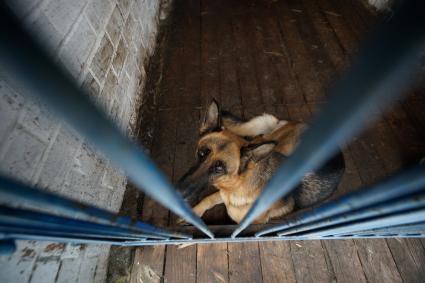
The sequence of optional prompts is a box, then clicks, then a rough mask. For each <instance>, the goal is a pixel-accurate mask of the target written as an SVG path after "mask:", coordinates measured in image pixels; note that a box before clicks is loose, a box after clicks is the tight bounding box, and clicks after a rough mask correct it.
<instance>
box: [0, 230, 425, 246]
mask: <svg viewBox="0 0 425 283" xmlns="http://www.w3.org/2000/svg"><path fill="white" fill-rule="evenodd" d="M0 236H1V235H0ZM7 238H11V239H17V240H37V241H54V242H64V243H76V244H83V243H93V244H110V245H118V246H133V247H143V246H158V245H186V244H218V243H246V242H269V241H294V240H297V241H299V240H323V239H329V240H334V239H338V240H341V239H353V238H371V239H380V238H425V234H420V235H418V234H414V235H408V234H397V235H394V234H392V235H386V234H382V235H379V234H376V235H366V236H361V235H359V236H356V235H353V236H349V237H347V236H343V235H342V236H335V237H330V238H329V237H319V236H318V237H313V236H312V237H307V236H297V237H294V236H292V237H279V236H273V237H261V238H255V237H237V238H231V237H226V238H215V239H208V238H203V239H192V240H188V239H172V240H146V241H115V240H105V239H75V238H72V237H61V236H47V235H31V236H28V235H21V234H19V233H15V234H12V233H11V234H9V235H8V237H6V239H7Z"/></svg>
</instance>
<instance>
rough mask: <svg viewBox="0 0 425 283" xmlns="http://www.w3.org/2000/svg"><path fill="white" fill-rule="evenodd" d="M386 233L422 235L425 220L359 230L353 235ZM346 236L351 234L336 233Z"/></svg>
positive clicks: (393, 234)
mask: <svg viewBox="0 0 425 283" xmlns="http://www.w3.org/2000/svg"><path fill="white" fill-rule="evenodd" d="M371 234H375V235H376V234H377V235H386V236H388V237H389V236H392V237H394V236H396V235H402V234H403V235H421V234H425V222H420V223H417V224H410V225H397V226H389V227H384V228H380V229H370V230H365V231H357V232H356V233H355V234H354V235H353V236H359V237H364V235H371ZM339 236H344V237H349V236H351V235H350V234H341V235H335V237H339Z"/></svg>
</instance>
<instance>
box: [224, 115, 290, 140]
mask: <svg viewBox="0 0 425 283" xmlns="http://www.w3.org/2000/svg"><path fill="white" fill-rule="evenodd" d="M221 118H222V123H223V126H224V127H225V128H226V129H227V130H229V131H231V132H233V133H235V134H236V135H238V136H243V137H255V136H258V135H265V134H269V133H271V132H273V131H274V130H275V129H277V128H279V127H281V126H283V124H284V123H286V121H279V119H277V118H276V117H275V116H273V115H270V114H263V115H260V116H257V117H254V118H252V119H251V120H249V121H244V120H242V119H240V118H239V117H236V116H234V115H233V114H231V113H229V112H227V111H222V112H221Z"/></svg>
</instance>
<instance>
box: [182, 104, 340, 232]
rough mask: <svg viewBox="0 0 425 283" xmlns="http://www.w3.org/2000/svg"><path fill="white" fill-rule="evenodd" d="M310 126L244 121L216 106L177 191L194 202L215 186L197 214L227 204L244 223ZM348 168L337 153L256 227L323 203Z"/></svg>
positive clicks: (260, 119)
mask: <svg viewBox="0 0 425 283" xmlns="http://www.w3.org/2000/svg"><path fill="white" fill-rule="evenodd" d="M306 127H307V126H306V124H303V123H295V122H288V121H284V120H278V119H277V118H276V117H274V116H273V115H269V114H263V115H261V116H257V117H254V118H252V119H251V120H249V121H242V120H241V119H239V118H237V117H235V116H233V115H232V114H230V113H228V112H225V111H223V112H221V111H220V108H219V105H218V103H217V102H216V101H213V102H212V103H211V104H210V105H209V107H208V109H207V111H206V114H205V119H204V121H203V123H202V124H201V127H200V130H199V131H200V139H199V141H198V146H197V162H196V164H195V165H194V166H193V167H192V168H190V169H189V171H188V172H187V173H186V174H185V175H184V176H183V177H182V178H181V179H180V180H179V182H178V184H177V187H178V190H179V192H180V193H181V194H182V196H183V197H184V198H185V199H186V200H187V201H188V202H189V203H193V201H194V200H196V199H197V197H198V196H199V195H200V193H201V192H202V189H203V188H207V187H208V186H211V185H212V186H214V187H215V188H216V189H217V190H218V191H217V192H215V193H213V194H211V195H209V196H207V197H205V198H204V199H202V200H201V201H200V202H199V203H198V204H197V205H196V206H195V207H194V208H193V210H194V212H195V213H196V214H197V215H198V216H200V217H201V216H202V215H203V214H204V213H205V212H206V211H207V210H208V209H211V208H212V207H214V206H216V205H218V204H221V203H224V205H225V206H226V210H227V214H228V215H229V217H230V218H231V219H233V220H234V221H235V222H236V223H240V222H241V220H242V219H243V218H244V216H245V214H246V213H247V212H248V210H249V209H250V208H251V206H252V204H253V203H254V202H255V200H256V199H257V198H258V197H259V195H260V194H261V191H262V190H263V188H264V187H265V185H266V184H267V182H268V181H269V180H270V178H271V177H272V175H273V173H274V172H275V171H276V169H277V168H278V166H279V165H280V164H281V163H282V162H284V161H285V159H286V158H287V156H289V155H290V154H291V153H292V152H293V151H294V149H295V147H296V146H297V144H298V141H299V139H300V136H301V134H302V133H303V131H304V130H305V129H306ZM344 169H345V163H344V158H343V156H342V153H341V152H339V153H338V154H337V155H336V156H335V157H333V158H332V159H331V160H329V161H328V162H327V163H326V164H325V165H324V166H322V168H320V169H319V170H317V171H316V172H311V173H307V174H306V175H305V176H304V178H303V179H302V182H301V183H300V185H299V186H298V187H297V188H296V189H295V190H294V191H293V192H292V193H291V194H290V195H288V196H286V197H285V198H282V199H280V200H278V201H277V202H276V203H274V204H273V205H272V206H271V207H270V208H269V209H268V210H267V211H266V212H264V213H263V214H262V215H261V216H260V217H258V218H257V219H256V220H255V221H254V223H256V224H260V223H267V222H268V221H269V220H270V219H271V218H276V217H281V216H284V215H286V214H288V213H290V212H292V211H294V209H298V208H304V207H309V206H312V205H313V204H315V203H318V202H320V201H323V200H324V199H326V198H327V197H329V196H330V195H331V194H332V193H333V192H334V191H335V190H336V188H337V186H338V184H339V182H340V180H341V177H342V175H343V173H344ZM179 223H180V224H182V223H184V221H183V220H180V221H179Z"/></svg>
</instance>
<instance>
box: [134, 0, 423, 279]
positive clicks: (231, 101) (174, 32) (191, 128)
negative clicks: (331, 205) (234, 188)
mask: <svg viewBox="0 0 425 283" xmlns="http://www.w3.org/2000/svg"><path fill="white" fill-rule="evenodd" d="M360 2H361V1H355V0H352V1H337V0H313V1H307V0H305V1H295V0H288V1H285V0H281V1H274V0H232V1H226V0H217V1H207V0H202V1H196V0H191V1H183V0H178V1H175V10H174V12H173V17H172V21H171V23H170V24H169V25H168V27H167V29H168V34H169V36H168V38H167V41H166V46H165V47H164V48H163V54H162V57H161V60H162V61H161V62H162V63H163V68H162V69H159V70H157V71H160V72H162V76H161V78H162V80H161V83H160V84H159V85H157V86H156V87H157V89H156V91H155V93H159V94H160V97H159V98H158V99H156V100H155V101H156V103H155V105H154V106H153V108H152V109H155V110H154V111H153V110H151V114H150V115H153V116H154V118H152V117H149V118H146V120H142V121H141V123H144V122H145V121H146V122H149V121H155V122H154V123H153V125H154V126H153V129H152V133H153V135H154V138H153V141H152V143H151V147H150V152H151V155H152V158H153V159H154V160H155V161H156V162H157V163H158V165H159V167H160V168H161V169H163V170H164V171H165V173H166V175H167V176H168V177H169V178H170V180H172V181H174V182H175V181H176V180H177V179H178V178H179V177H180V176H181V175H182V174H183V173H184V171H185V170H186V169H187V168H188V167H189V165H190V164H191V162H192V161H193V160H194V150H195V146H196V140H197V138H198V137H197V127H198V124H199V121H200V119H201V116H202V114H203V110H204V109H205V106H206V104H207V103H208V102H209V101H210V100H211V99H212V98H216V99H217V100H219V101H220V102H221V105H222V106H223V108H224V109H227V110H230V111H232V112H233V113H235V114H237V115H240V116H242V117H244V118H250V117H252V116H254V115H258V114H261V113H263V112H269V113H272V114H274V115H276V116H278V117H280V118H282V119H291V120H296V121H304V122H308V121H310V119H311V117H313V116H314V113H315V112H316V111H319V110H320V107H321V105H322V104H323V103H324V102H326V95H327V91H328V90H329V88H330V87H331V86H332V84H333V83H334V82H335V80H337V79H338V77H339V76H340V75H341V73H342V72H343V71H344V70H345V69H346V68H347V67H349V66H350V64H351V62H350V61H351V60H352V58H353V56H354V55H355V53H356V52H357V50H358V48H359V46H360V43H361V41H362V39H363V38H364V37H365V36H366V34H367V33H368V31H369V30H371V29H373V27H374V26H375V24H376V23H378V22H379V21H380V17H379V16H377V15H375V14H374V13H373V12H371V11H369V10H367V9H366V8H365V7H363V5H362V4H361V3H360ZM149 75H151V74H149ZM424 88H425V84H422V85H421V86H419V87H417V88H414V89H412V90H410V91H409V93H411V94H412V96H411V97H409V98H408V99H407V100H404V101H400V102H398V103H397V104H396V105H395V108H394V109H393V110H391V111H389V112H387V113H386V114H385V115H384V116H383V117H382V118H378V119H377V121H376V122H372V120H373V118H375V117H378V111H379V110H381V109H377V113H376V114H374V115H372V116H373V117H371V122H370V125H369V127H368V129H367V130H366V131H365V132H364V133H363V134H361V135H358V136H356V137H355V138H354V139H353V140H352V141H351V142H350V143H348V144H347V145H345V146H344V148H343V153H344V157H345V160H346V166H347V169H346V173H345V175H344V178H343V180H342V182H341V185H340V187H339V189H338V191H337V192H336V194H335V196H333V197H339V196H341V195H344V194H346V193H347V192H350V191H354V190H356V189H358V188H360V187H361V186H366V185H370V184H373V183H374V182H377V181H378V180H379V179H381V178H383V177H386V176H389V175H391V174H393V173H394V172H395V171H397V170H398V169H400V168H402V167H405V166H407V165H409V164H412V163H416V162H417V161H418V160H419V159H420V158H421V157H422V156H424V155H425V134H424V129H425V112H424V111H423V109H424V106H425V103H424V101H425V99H424V97H425V96H424V95H423V94H424ZM140 138H141V140H143V132H141V137H140ZM130 195H131V194H130V193H129V196H130ZM139 202H142V203H139V205H138V207H143V211H142V214H141V215H142V219H144V220H146V221H148V222H152V223H155V224H158V225H162V226H167V225H173V224H174V221H175V216H173V215H171V214H170V213H169V212H168V210H167V209H165V208H163V207H161V206H160V205H158V204H156V203H155V202H154V201H152V200H150V199H149V198H141V197H139ZM131 209H132V210H134V208H131ZM224 218H225V212H224V210H223V208H222V207H221V208H217V209H214V210H213V211H211V212H210V213H208V214H207V215H206V218H205V219H206V221H207V222H208V223H211V224H220V220H221V221H222V222H223V219H224ZM224 222H227V223H229V220H228V219H226V220H224ZM424 244H425V242H424V241H421V240H418V239H402V240H399V239H392V240H344V241H293V242H264V243H243V244H239V243H232V244H217V245H191V246H188V247H171V246H169V247H154V248H152V247H147V248H139V249H136V251H135V260H134V263H133V269H132V274H131V280H132V282H195V281H196V282H334V281H337V282H401V281H404V282H419V281H422V280H423V279H422V278H423V277H424V276H425V268H424V266H425V250H424Z"/></svg>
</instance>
